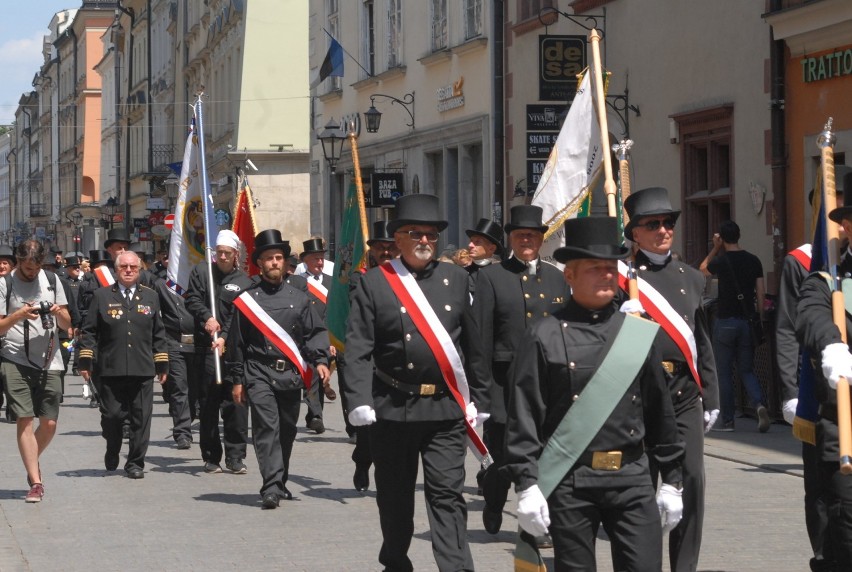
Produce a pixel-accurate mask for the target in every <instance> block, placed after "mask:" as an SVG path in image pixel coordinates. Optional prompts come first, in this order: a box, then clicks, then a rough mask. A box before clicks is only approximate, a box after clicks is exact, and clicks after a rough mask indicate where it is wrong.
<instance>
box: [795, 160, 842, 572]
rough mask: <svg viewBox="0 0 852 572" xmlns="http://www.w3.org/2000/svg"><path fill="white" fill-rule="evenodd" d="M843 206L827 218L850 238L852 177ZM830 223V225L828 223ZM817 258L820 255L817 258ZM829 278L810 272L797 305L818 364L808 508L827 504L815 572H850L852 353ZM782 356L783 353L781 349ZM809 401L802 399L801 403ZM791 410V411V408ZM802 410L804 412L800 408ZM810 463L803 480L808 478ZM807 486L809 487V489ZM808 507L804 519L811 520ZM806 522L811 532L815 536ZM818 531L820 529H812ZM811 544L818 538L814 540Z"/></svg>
mask: <svg viewBox="0 0 852 572" xmlns="http://www.w3.org/2000/svg"><path fill="white" fill-rule="evenodd" d="M842 186H843V189H844V191H845V192H844V193H843V205H842V206H838V207H837V208H835V209H834V210H832V211H831V212H829V213H828V217H829V219H831V221H833V222H834V223H837V224H840V225H841V226H842V229H843V231H844V233H845V234H846V236H847V237H849V236H852V192H850V189H852V173H848V172H847V173H845V174H844V176H843V183H842ZM828 224H831V223H828ZM814 254H816V253H814ZM836 270H837V276H840V277H848V276H849V275H850V273H852V255H850V251H849V248H848V246H847V247H846V248H845V249H844V251H843V253H842V257H841V261H840V264H839V267H838V268H837V269H836ZM829 280H830V277H829V276H828V275H826V274H824V273H812V274H810V275H809V276H808V277H807V278H805V279H804V281H803V282H802V285H801V289H800V291H799V302H798V304H797V306H796V318H795V319H796V335H797V337H798V339H799V340H800V341H801V342H802V350H803V351H807V352H808V353H809V354H810V358H811V360H812V362H813V364H814V378H815V379H814V380H813V387H812V388H811V389H812V391H813V396H814V397H815V398H816V401H817V403H818V405H817V407H818V409H817V412H818V416H817V419H816V421H815V426H814V433H815V434H814V435H813V436H814V442H815V451H814V452H813V456H814V457H815V460H814V461H813V464H815V466H816V467H815V471H816V479H817V482H816V483H814V484H812V485H811V486H812V487H813V489H812V491H813V494H814V495H815V498H812V499H808V498H807V497H806V503H807V501H808V500H811V501H812V502H814V503H815V504H816V506H813V507H810V509H811V511H813V513H812V514H811V518H814V519H815V520H817V523H815V524H817V526H818V519H819V518H820V515H819V511H820V508H821V507H820V506H819V505H820V504H821V505H824V508H822V510H824V511H825V528H824V530H823V533H824V534H825V536H826V538H825V539H824V540H823V541H822V545H821V546H814V552H815V553H816V551H817V549H819V548H821V549H822V551H823V552H822V555H821V556H822V558H814V559H812V560H811V570H815V571H822V570H826V571H832V572H833V571H835V570H849V569H850V566H852V479H850V477H849V476H848V475H844V474H843V473H841V471H840V463H839V462H838V460H839V449H840V444H839V431H838V416H837V384H838V383H850V382H852V353H850V351H849V345H848V343H847V342H844V341H843V340H842V338H841V336H840V331H839V329H838V327H837V326H836V325H835V324H834V320H833V314H832V300H831V294H832V292H831V290H830V289H829V286H828V284H829ZM847 285H848V279H846V278H845V279H843V280H842V281H841V283H840V287H841V289H842V291H843V294H844V296H845V297H846V304H845V312H844V319H845V320H846V331H847V332H852V318H851V317H850V316H852V308H850V304H849V302H848V296H849V293H848V292H847V289H848V286H847ZM779 351H780V349H779ZM805 397H806V396H804V395H800V396H799V399H804V398H805ZM788 407H789V406H788ZM799 411H801V407H800V408H799ZM808 465H809V464H808V463H806V464H805V470H806V471H807V472H806V473H805V477H806V478H809V477H810V475H809V473H810V472H811V471H813V470H814V469H811V470H810V471H809V470H808ZM808 484H809V483H807V482H806V483H805V486H806V487H807V486H808ZM808 508H809V507H808V506H807V504H806V508H805V510H806V518H807V515H808V512H810V511H809V510H808ZM811 526H812V523H808V532H809V534H811V533H812V532H811V531H812V528H811ZM813 530H814V532H818V531H819V528H814V529H813ZM811 538H812V543H813V540H814V537H813V536H812V537H811Z"/></svg>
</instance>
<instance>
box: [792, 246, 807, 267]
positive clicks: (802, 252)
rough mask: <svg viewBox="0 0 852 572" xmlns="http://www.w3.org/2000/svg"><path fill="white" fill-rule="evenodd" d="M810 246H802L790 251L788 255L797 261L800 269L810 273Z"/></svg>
mask: <svg viewBox="0 0 852 572" xmlns="http://www.w3.org/2000/svg"><path fill="white" fill-rule="evenodd" d="M811 252H812V250H811V245H810V244H803V245H802V246H800V247H799V248H796V249H794V250H791V251H790V255H791V256H792V257H793V258H795V259H796V260H798V261H799V264H801V265H802V267H803V268H804V269H805V270H807V271H808V272H810V270H811Z"/></svg>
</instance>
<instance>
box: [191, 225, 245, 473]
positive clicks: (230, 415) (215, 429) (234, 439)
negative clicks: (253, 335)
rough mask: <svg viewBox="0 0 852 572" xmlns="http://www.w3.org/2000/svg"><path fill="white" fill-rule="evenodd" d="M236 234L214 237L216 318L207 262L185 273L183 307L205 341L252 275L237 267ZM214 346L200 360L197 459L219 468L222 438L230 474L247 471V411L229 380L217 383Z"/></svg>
mask: <svg viewBox="0 0 852 572" xmlns="http://www.w3.org/2000/svg"><path fill="white" fill-rule="evenodd" d="M240 247H241V244H240V239H239V238H238V237H237V235H236V234H235V233H234V232H232V231H230V230H221V231H219V234H218V235H217V236H216V263H215V264H214V265H213V290H214V296H215V298H216V302H217V304H216V317H215V318H214V317H213V312H211V310H210V283H209V282H208V276H207V263H206V262H201V263H199V264H197V265H196V266H195V268H193V269H192V272H190V274H189V287H188V288H187V294H186V309H187V310H189V312H190V313H191V314H192V315H193V316H195V320H196V321H197V322H198V324H200V326H201V327H202V328H203V330H204V331H205V332H206V334H207V338H206V343H207V345H208V346H209V345H210V343H211V341H212V336H213V334H214V333H216V332H220V331H221V330H222V327H221V324H230V321H231V316H232V315H233V312H234V306H233V304H234V299H235V298H236V297H237V296H239V295H240V294H242V293H243V292H245V291H246V290H247V289H248V288H249V287H250V286H251V285H252V279H251V278H249V276H248V275H247V274H246V273H245V272H243V271H242V270H240V265H239V261H240ZM213 359H214V356H213V352H212V351H207V352H206V356H205V359H204V370H203V371H204V375H203V377H202V379H201V380H200V386H199V402H200V406H201V411H200V413H199V415H200V417H199V420H198V421H199V423H198V438H199V444H200V446H201V459H202V460H203V461H204V471H205V472H207V473H213V474H215V473H221V472H222V466H221V462H222V452H223V451H222V443H223V441H224V453H225V466H226V467H227V468H228V470H229V471H231V472H232V473H234V474H244V473H245V472H246V471H247V468H246V465H245V463H244V462H243V459H245V458H246V444H247V443H248V410H247V409H246V408H245V407H240V406H239V405H236V404H234V401H233V398H232V397H231V384H230V382H229V381H228V380H227V377H226V376H223V377H225V379H223V380H222V383H221V384H217V383H216V369H215V364H214V362H213ZM220 415H221V417H222V429H223V433H222V434H221V435H220V434H219V416H220Z"/></svg>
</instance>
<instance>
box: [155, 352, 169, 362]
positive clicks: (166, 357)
mask: <svg viewBox="0 0 852 572" xmlns="http://www.w3.org/2000/svg"><path fill="white" fill-rule="evenodd" d="M163 361H165V362H167V361H169V354H168V353H166V352H160V353H158V354H154V363H157V362H163Z"/></svg>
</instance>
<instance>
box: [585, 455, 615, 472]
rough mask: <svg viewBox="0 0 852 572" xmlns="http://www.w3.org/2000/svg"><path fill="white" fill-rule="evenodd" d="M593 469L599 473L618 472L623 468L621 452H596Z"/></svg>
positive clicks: (593, 458) (593, 456) (593, 457)
mask: <svg viewBox="0 0 852 572" xmlns="http://www.w3.org/2000/svg"><path fill="white" fill-rule="evenodd" d="M592 468H593V469H597V470H599V471H617V470H618V469H620V468H621V451H595V452H594V453H592Z"/></svg>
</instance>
